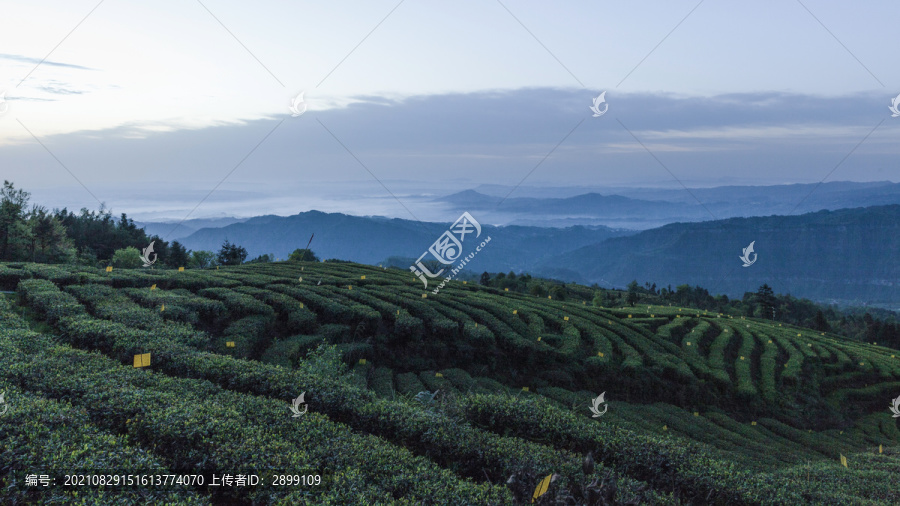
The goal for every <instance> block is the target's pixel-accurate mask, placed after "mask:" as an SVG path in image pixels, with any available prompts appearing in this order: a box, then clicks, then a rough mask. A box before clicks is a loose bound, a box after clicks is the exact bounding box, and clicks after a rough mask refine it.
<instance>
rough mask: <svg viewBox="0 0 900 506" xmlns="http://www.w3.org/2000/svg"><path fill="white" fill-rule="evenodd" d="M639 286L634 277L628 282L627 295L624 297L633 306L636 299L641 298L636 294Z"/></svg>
mask: <svg viewBox="0 0 900 506" xmlns="http://www.w3.org/2000/svg"><path fill="white" fill-rule="evenodd" d="M639 288H640V287H639V286H638V282H637V280H636V279H635V280H632V281H631V283H628V296H627V297H626V298H625V302H627V303H628V305H630V306H631V307H634V305H635V304H636V303H637V301H638V300H640V298H641V296H640V295H638V289H639Z"/></svg>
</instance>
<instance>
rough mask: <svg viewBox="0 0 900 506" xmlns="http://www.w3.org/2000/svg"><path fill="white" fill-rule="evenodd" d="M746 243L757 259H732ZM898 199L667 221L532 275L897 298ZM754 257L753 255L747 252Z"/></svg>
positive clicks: (837, 297)
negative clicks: (787, 213)
mask: <svg viewBox="0 0 900 506" xmlns="http://www.w3.org/2000/svg"><path fill="white" fill-rule="evenodd" d="M751 242H754V250H755V252H756V254H757V255H758V257H756V258H757V261H756V262H755V263H753V264H752V265H751V266H749V267H743V266H742V265H743V262H742V261H741V260H740V259H739V258H738V257H740V256H741V253H742V249H743V248H745V247H747V246H748V245H749V244H750V243H751ZM898 251H900V205H890V206H877V207H868V208H855V209H842V210H838V211H820V212H816V213H809V214H804V215H800V216H767V217H756V218H731V219H727V220H716V221H706V222H701V223H674V224H670V225H666V226H664V227H660V228H657V229H653V230H646V231H643V232H641V233H638V234H635V235H631V236H628V237H616V238H610V239H607V240H605V241H603V242H601V243H598V244H594V245H591V246H586V247H584V248H580V249H577V250H575V251H571V252H567V253H561V254H560V255H557V256H556V257H554V258H552V259H550V260H548V261H545V262H543V263H542V264H541V265H540V266H538V267H537V268H536V269H535V270H534V272H533V274H541V275H545V276H552V277H558V278H561V279H566V280H571V281H579V282H582V283H594V282H596V283H600V284H601V285H606V286H609V285H614V286H620V287H621V286H625V285H626V284H627V283H629V282H630V281H631V280H634V279H636V280H638V281H639V282H641V283H643V282H644V281H650V282H655V283H656V284H657V285H658V286H665V285H672V286H673V287H675V286H677V285H679V284H683V283H687V284H691V285H699V286H702V287H704V288H707V289H708V290H709V291H710V292H712V293H726V294H728V295H729V296H733V297H739V296H741V295H743V293H744V292H746V291H755V290H756V289H757V288H758V287H759V286H760V285H762V284H763V283H768V284H769V285H770V286H772V287H773V288H774V289H775V291H776V292H778V293H790V294H792V295H795V296H798V297H807V298H810V299H813V300H818V301H825V302H827V301H841V302H849V301H855V302H857V303H859V302H891V303H897V302H900V262H898V260H897V252H898ZM751 260H752V258H751Z"/></svg>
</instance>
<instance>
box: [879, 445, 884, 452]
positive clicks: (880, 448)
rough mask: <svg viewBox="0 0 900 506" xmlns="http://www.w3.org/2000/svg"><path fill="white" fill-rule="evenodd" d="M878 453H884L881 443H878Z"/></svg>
mask: <svg viewBox="0 0 900 506" xmlns="http://www.w3.org/2000/svg"><path fill="white" fill-rule="evenodd" d="M878 453H884V448H883V447H882V446H881V445H878Z"/></svg>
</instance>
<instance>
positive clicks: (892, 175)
mask: <svg viewBox="0 0 900 506" xmlns="http://www.w3.org/2000/svg"><path fill="white" fill-rule="evenodd" d="M894 12H896V6H895V4H894V3H891V2H887V1H873V2H866V3H864V4H854V5H853V6H852V7H850V6H848V5H847V4H846V3H841V2H836V1H827V2H826V1H816V2H814V1H811V0H805V1H803V2H800V1H763V2H753V3H746V2H736V1H719V2H712V1H699V2H698V1H689V2H681V1H673V2H564V3H562V2H561V3H557V4H553V5H549V4H548V3H546V2H536V1H535V2H513V1H511V0H504V1H502V2H501V1H496V0H493V1H489V0H482V1H461V2H454V3H450V4H448V3H446V2H441V3H439V2H434V1H413V0H408V1H399V2H398V1H389V2H382V1H367V2H339V1H338V2H318V3H313V2H266V1H261V2H255V3H254V4H253V5H252V6H248V5H247V4H246V3H240V2H225V1H212V0H203V1H195V2H174V1H160V2H154V3H152V4H135V3H124V2H106V1H99V2H98V1H89V2H85V1H69V2H41V1H33V2H15V3H11V4H5V5H4V26H3V30H2V31H0V48H2V49H0V97H2V98H4V99H5V101H4V102H3V103H0V178H2V179H9V180H12V181H13V182H15V183H16V185H17V186H18V187H21V188H24V189H26V190H28V191H30V192H31V193H32V194H33V198H34V200H35V201H36V202H40V203H42V204H44V205H47V206H48V207H63V206H65V207H69V208H76V209H77V208H81V207H88V208H92V209H95V208H97V207H98V206H99V205H100V203H101V202H102V203H104V204H106V205H107V206H108V207H111V208H112V209H113V210H114V211H115V212H127V213H129V215H131V216H134V217H136V218H139V219H181V218H184V217H190V218H200V217H211V216H223V215H238V216H253V215H259V214H282V215H287V214H295V213H297V212H300V211H305V210H309V209H320V210H325V211H332V212H334V211H341V212H347V213H349V214H380V215H387V216H396V217H402V218H410V217H417V218H421V219H434V220H438V221H448V220H449V221H452V220H453V219H454V217H451V216H449V215H448V216H446V217H443V216H442V215H441V210H440V208H439V207H435V206H433V205H431V204H430V198H432V197H433V196H439V195H446V194H449V193H452V192H455V191H459V190H463V189H467V188H475V187H477V186H479V185H481V184H498V185H507V186H510V187H515V186H517V185H521V186H523V187H538V188H539V187H541V186H547V185H552V186H585V187H587V186H592V187H595V186H607V187H608V186H651V187H666V188H681V187H683V186H688V187H708V186H716V185H722V184H752V185H765V184H783V183H815V182H819V181H823V180H827V181H835V180H852V181H883V180H890V181H900V164H898V159H900V158H898V154H900V143H898V142H897V138H898V134H900V117H896V118H894V117H891V112H890V111H889V109H888V108H889V106H890V105H891V103H892V100H893V99H894V97H897V96H898V95H900V65H897V62H896V40H895V39H896V34H895V30H893V28H892V23H893V18H892V13H894ZM604 91H605V92H606V95H605V96H604V97H605V99H606V102H605V104H604V106H608V110H607V112H606V113H605V114H603V115H602V116H599V117H594V116H593V115H592V112H591V111H590V109H589V107H590V106H591V105H592V101H593V100H594V98H595V97H597V96H598V95H599V94H600V93H601V92H604ZM301 92H303V105H304V106H305V107H306V109H305V112H303V114H302V115H299V116H296V117H294V116H292V114H291V111H290V109H289V106H290V105H291V104H292V101H293V100H295V98H296V97H297V96H298V94H300V93H301ZM513 196H514V194H513Z"/></svg>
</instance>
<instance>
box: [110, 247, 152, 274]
mask: <svg viewBox="0 0 900 506" xmlns="http://www.w3.org/2000/svg"><path fill="white" fill-rule="evenodd" d="M110 263H111V264H112V265H113V267H118V268H120V269H137V268H138V267H140V266H142V265H144V261H143V260H141V252H140V251H138V250H137V248H135V247H133V246H129V247H127V248H122V249H117V250H116V251H115V253H113V257H112V261H111V262H110Z"/></svg>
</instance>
